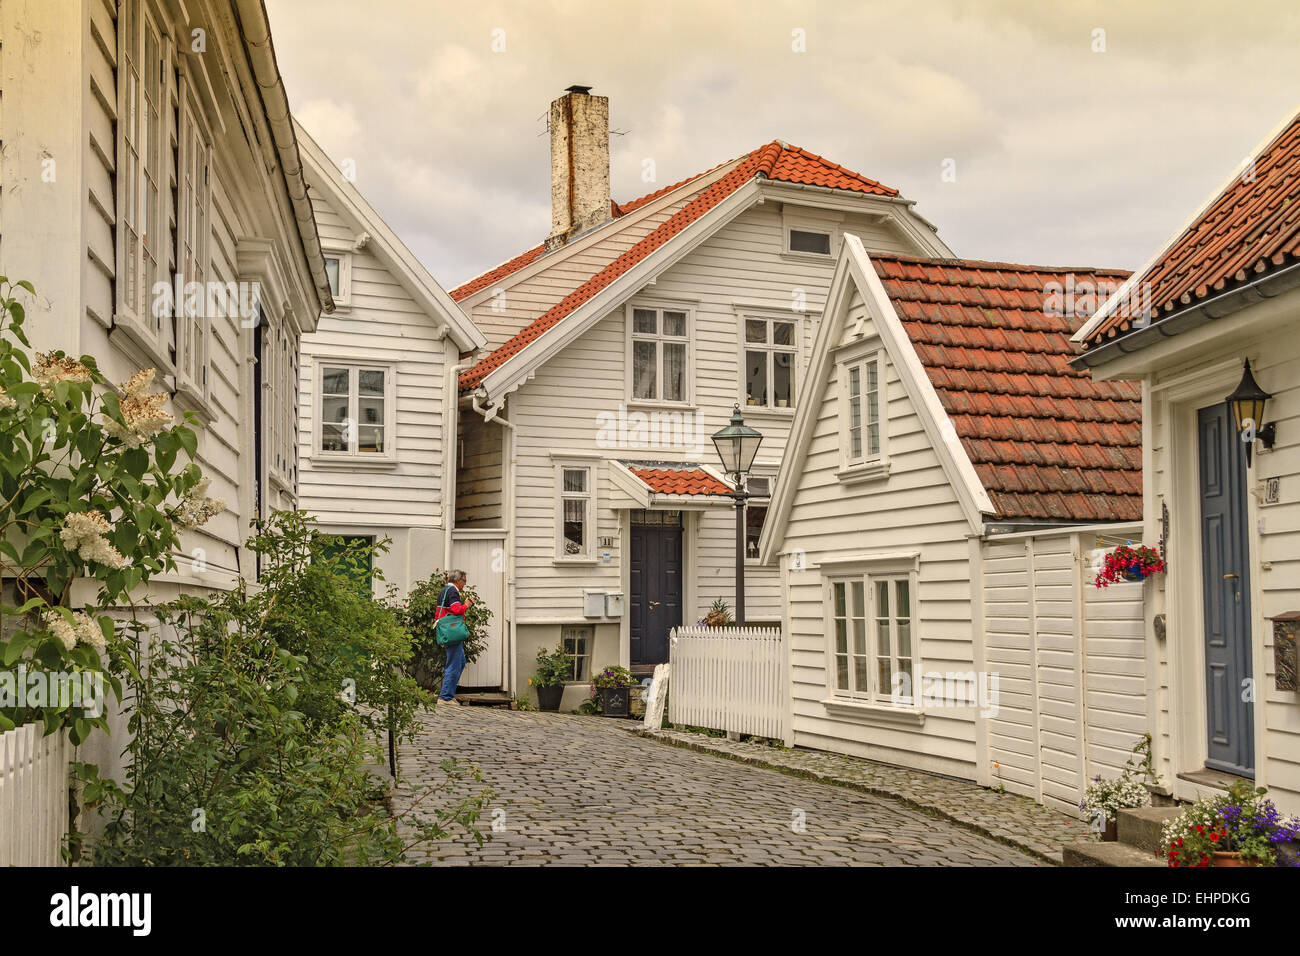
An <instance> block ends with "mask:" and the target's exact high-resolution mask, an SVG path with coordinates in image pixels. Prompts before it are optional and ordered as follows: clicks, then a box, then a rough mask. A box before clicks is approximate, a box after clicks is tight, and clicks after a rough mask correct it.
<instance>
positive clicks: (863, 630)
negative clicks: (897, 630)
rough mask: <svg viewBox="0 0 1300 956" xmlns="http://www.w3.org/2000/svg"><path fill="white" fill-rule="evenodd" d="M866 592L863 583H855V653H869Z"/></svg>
mask: <svg viewBox="0 0 1300 956" xmlns="http://www.w3.org/2000/svg"><path fill="white" fill-rule="evenodd" d="M866 603H867V602H866V590H865V587H864V585H863V583H862V582H861V581H854V582H853V638H854V640H853V645H854V646H853V652H854V653H855V654H865V653H866V652H867V620H866V613H867V611H866Z"/></svg>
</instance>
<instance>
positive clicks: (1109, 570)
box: [1092, 544, 1165, 588]
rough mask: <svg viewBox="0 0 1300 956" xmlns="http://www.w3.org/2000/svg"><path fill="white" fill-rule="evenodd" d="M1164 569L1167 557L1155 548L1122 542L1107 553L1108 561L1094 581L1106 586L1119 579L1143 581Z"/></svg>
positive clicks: (1095, 583) (1102, 586)
mask: <svg viewBox="0 0 1300 956" xmlns="http://www.w3.org/2000/svg"><path fill="white" fill-rule="evenodd" d="M1164 571H1165V559H1164V558H1163V557H1161V555H1160V552H1159V551H1158V550H1156V549H1155V548H1148V547H1147V546H1146V545H1138V546H1137V547H1136V548H1135V547H1133V545H1132V544H1122V545H1120V546H1119V547H1118V548H1116V549H1115V550H1114V551H1112V552H1110V554H1108V555H1106V561H1105V563H1104V564H1103V565H1102V568H1101V570H1100V571H1098V572H1097V577H1096V578H1095V579H1094V580H1093V582H1092V583H1093V584H1094V585H1095V586H1096V587H1099V588H1104V587H1109V586H1110V585H1112V584H1115V583H1117V582H1119V581H1143V580H1146V579H1147V578H1149V577H1150V576H1151V575H1153V574H1163V573H1164Z"/></svg>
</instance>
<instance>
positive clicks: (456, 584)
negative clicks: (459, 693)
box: [433, 571, 474, 707]
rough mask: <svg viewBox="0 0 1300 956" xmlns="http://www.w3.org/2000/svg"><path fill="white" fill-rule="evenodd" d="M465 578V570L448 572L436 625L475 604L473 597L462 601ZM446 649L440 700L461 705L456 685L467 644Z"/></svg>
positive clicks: (448, 646) (440, 598)
mask: <svg viewBox="0 0 1300 956" xmlns="http://www.w3.org/2000/svg"><path fill="white" fill-rule="evenodd" d="M465 580H466V575H465V572H464V571H448V572H447V586H446V587H444V588H443V589H442V592H441V593H440V594H439V595H438V609H437V610H436V611H435V612H434V617H433V619H434V622H435V627H436V626H437V621H438V620H439V619H441V618H443V617H445V616H446V615H448V614H459V615H464V613H465V612H466V611H468V610H469V609H470V608H471V607H473V606H474V599H473V598H469V599H468V600H466V601H464V602H462V601H461V597H460V589H461V588H463V587H464V586H465ZM444 650H446V652H447V666H446V667H445V668H444V669H443V673H442V693H440V694H439V695H438V701H439V703H443V704H451V705H452V706H453V707H459V706H460V702H459V701H458V700H456V685H457V684H458V683H460V674H461V671H463V670H464V669H465V645H464V643H463V642H459V643H456V644H447V645H445V646H444Z"/></svg>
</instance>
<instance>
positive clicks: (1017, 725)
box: [982, 525, 1147, 816]
mask: <svg viewBox="0 0 1300 956" xmlns="http://www.w3.org/2000/svg"><path fill="white" fill-rule="evenodd" d="M1125 540H1131V541H1133V543H1134V544H1137V543H1140V540H1141V534H1140V528H1139V526H1137V525H1134V526H1133V527H1131V528H1128V529H1116V530H1115V531H1110V532H1108V533H1107V534H1106V535H1105V537H1104V544H1105V546H1106V547H1111V546H1113V545H1115V544H1122V543H1123V542H1124V541H1125ZM1097 544H1098V535H1097V533H1096V531H1092V532H1072V533H1062V532H1061V531H1059V530H1057V531H1052V532H1042V533H1038V534H1029V535H1013V536H1008V537H1007V538H1003V539H998V540H993V541H988V542H985V543H984V545H983V548H982V552H983V559H984V576H983V580H984V587H983V595H984V630H985V666H986V668H987V670H988V671H989V673H990V674H997V675H998V690H999V700H998V711H997V714H996V715H995V716H992V717H990V718H989V727H988V760H989V765H990V782H991V783H992V785H993V786H997V785H999V784H1001V785H1003V786H1005V787H1006V789H1007V790H1008V791H1010V792H1012V793H1019V794H1023V795H1025V796H1029V797H1033V798H1034V799H1035V800H1038V801H1039V802H1041V803H1043V804H1045V805H1046V806H1049V807H1053V808H1055V809H1058V810H1063V811H1066V812H1068V813H1073V814H1075V815H1076V816H1077V815H1078V813H1079V811H1078V803H1079V800H1080V799H1081V797H1082V795H1083V788H1084V787H1085V786H1086V783H1087V781H1088V780H1089V779H1091V778H1092V777H1094V776H1096V775H1098V774H1100V775H1101V776H1102V777H1104V778H1112V777H1116V776H1118V775H1119V772H1120V770H1121V769H1122V768H1123V766H1124V764H1125V761H1127V760H1128V759H1129V757H1130V754H1131V750H1132V748H1133V746H1134V745H1135V744H1136V743H1137V742H1138V740H1139V738H1140V737H1141V735H1142V734H1143V733H1145V732H1146V730H1147V720H1146V708H1147V703H1146V676H1145V673H1146V670H1145V669H1146V658H1145V638H1144V630H1143V628H1144V624H1143V609H1144V606H1145V605H1144V602H1143V588H1144V587H1145V586H1146V585H1144V584H1141V583H1122V584H1112V585H1111V586H1110V587H1108V588H1104V589H1099V588H1096V587H1094V586H1093V578H1094V576H1095V574H1096V571H1095V568H1094V567H1093V566H1092V553H1093V551H1094V550H1096V549H1097Z"/></svg>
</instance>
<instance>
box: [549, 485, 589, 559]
mask: <svg viewBox="0 0 1300 956" xmlns="http://www.w3.org/2000/svg"><path fill="white" fill-rule="evenodd" d="M555 478H556V503H555V507H556V551H555V556H556V558H557V559H561V560H563V559H568V560H583V559H590V558H591V557H592V555H593V554H595V549H594V542H595V533H596V528H595V525H596V469H595V467H594V465H591V464H586V463H560V464H557V465H556V466H555Z"/></svg>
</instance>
